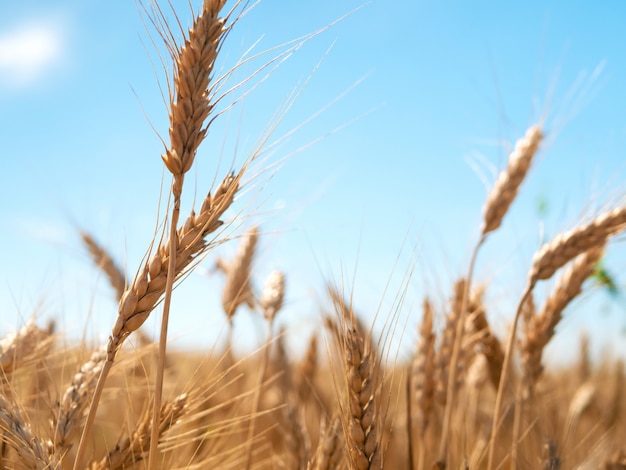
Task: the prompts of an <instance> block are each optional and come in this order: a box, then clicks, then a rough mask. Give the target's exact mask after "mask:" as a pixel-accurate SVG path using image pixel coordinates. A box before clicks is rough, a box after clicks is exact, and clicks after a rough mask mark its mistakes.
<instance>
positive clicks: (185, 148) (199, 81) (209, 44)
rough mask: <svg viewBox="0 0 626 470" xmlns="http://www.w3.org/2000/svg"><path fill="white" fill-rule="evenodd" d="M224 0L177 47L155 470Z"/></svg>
mask: <svg viewBox="0 0 626 470" xmlns="http://www.w3.org/2000/svg"><path fill="white" fill-rule="evenodd" d="M224 3H225V0H205V1H204V4H203V6H202V10H201V12H200V14H199V15H198V16H197V17H196V18H195V19H194V22H193V26H192V27H191V29H190V30H189V37H188V38H185V44H184V45H183V47H182V48H180V49H174V51H173V56H174V60H175V63H174V68H175V71H174V94H173V95H172V96H171V98H170V131H169V134H170V147H169V148H167V149H166V150H165V154H164V155H163V156H162V158H163V162H164V163H165V166H166V167H167V169H168V170H169V171H170V172H171V173H172V176H173V181H172V196H173V207H172V217H171V220H170V239H169V240H170V243H169V257H170V259H169V267H168V275H167V278H166V286H165V297H164V299H163V315H162V317H161V333H160V336H159V350H158V351H159V353H158V365H157V376H156V383H155V389H154V410H153V418H152V439H151V441H150V442H151V444H150V454H149V459H148V462H149V463H148V465H149V468H150V470H156V453H157V440H158V433H159V430H158V425H159V412H160V410H161V400H162V393H163V374H164V370H165V352H166V347H167V327H168V324H169V313H170V302H171V297H172V289H173V287H174V279H175V270H176V255H177V251H178V247H177V245H176V242H177V239H176V230H177V227H178V217H179V214H180V197H181V194H182V191H183V182H184V177H185V173H187V172H188V171H189V170H190V169H191V167H192V165H193V161H194V159H195V157H196V151H197V150H198V147H199V146H200V144H201V143H202V141H203V140H204V138H205V136H206V134H207V132H208V125H207V126H206V127H205V121H206V119H207V118H208V117H209V114H210V113H211V111H212V109H213V104H212V103H211V102H210V96H211V94H210V89H209V87H210V80H211V78H212V72H213V66H214V63H215V59H216V58H217V53H218V50H219V45H220V40H221V38H222V37H223V35H224V33H225V31H226V30H225V28H224V20H223V19H221V18H219V17H218V14H219V12H220V10H221V9H222V7H223V6H224Z"/></svg>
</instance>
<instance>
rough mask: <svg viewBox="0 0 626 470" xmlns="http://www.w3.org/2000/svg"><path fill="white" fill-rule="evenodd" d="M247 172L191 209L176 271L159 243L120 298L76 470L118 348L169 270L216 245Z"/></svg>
mask: <svg viewBox="0 0 626 470" xmlns="http://www.w3.org/2000/svg"><path fill="white" fill-rule="evenodd" d="M244 171H245V167H244V169H242V170H241V171H240V172H239V173H238V174H236V175H232V174H231V175H228V176H227V177H226V178H225V179H224V181H222V183H221V184H220V185H219V186H218V188H217V189H216V191H215V193H214V194H211V193H209V194H208V195H207V197H206V198H205V199H204V201H203V203H202V206H201V208H200V212H199V213H198V214H197V215H196V214H195V213H194V212H192V213H191V214H190V215H189V217H188V218H187V220H186V221H185V223H184V224H183V226H182V227H181V228H180V229H178V231H176V232H175V240H176V241H175V242H174V244H175V245H176V246H177V251H176V264H175V266H174V271H173V272H172V271H171V263H170V260H171V257H170V256H169V250H168V247H169V242H168V241H165V242H163V243H162V244H161V245H159V247H158V248H157V249H156V252H155V254H154V255H152V256H151V257H150V258H149V259H147V260H146V262H145V264H144V265H143V266H142V268H141V269H140V270H139V272H138V273H137V276H136V277H135V279H134V280H133V282H132V283H131V284H130V286H128V288H127V289H126V291H125V292H124V295H123V296H122V298H121V299H120V304H119V309H118V315H117V320H116V321H115V325H114V326H113V330H112V332H111V336H109V340H108V343H107V360H106V362H105V364H104V366H103V368H102V371H101V372H100V377H99V378H98V383H97V385H96V389H95V391H94V396H93V399H92V404H91V407H90V409H89V414H88V416H87V420H86V422H85V426H84V428H83V433H82V436H81V441H80V444H79V449H78V451H77V454H76V460H75V470H78V469H80V468H81V466H82V459H83V458H84V452H85V446H86V438H87V436H88V435H89V433H90V430H91V426H92V425H93V420H94V419H95V413H96V411H97V408H98V402H99V399H100V395H101V394H102V390H103V388H104V382H105V381H106V377H107V376H108V373H109V371H110V369H111V366H112V365H113V362H114V361H115V356H116V354H117V351H118V350H119V349H120V347H121V346H122V344H123V343H124V341H125V340H126V338H128V336H129V335H130V334H131V333H132V332H133V331H135V330H137V329H138V328H139V327H140V326H141V325H143V323H144V322H145V321H146V320H147V319H148V316H149V315H150V313H151V312H152V310H154V308H155V307H156V305H157V304H158V302H159V301H160V300H161V298H162V297H163V295H164V293H165V289H166V284H167V276H168V273H169V272H172V273H173V274H172V276H173V277H174V279H178V278H180V277H181V276H182V275H184V273H185V272H186V271H187V269H188V268H189V266H190V265H192V263H193V262H194V260H196V258H197V257H198V256H200V255H202V253H204V252H206V251H207V250H208V249H210V248H211V247H212V246H213V244H212V243H211V242H209V241H207V237H208V236H209V235H210V234H211V233H213V232H214V231H216V230H217V229H218V228H219V227H220V226H221V225H222V223H223V222H222V221H221V220H220V217H221V216H222V215H223V214H224V212H225V211H226V210H227V209H228V208H229V207H230V205H231V204H232V202H233V198H234V196H235V193H236V192H237V190H238V188H239V182H240V181H241V178H242V176H243V172H244Z"/></svg>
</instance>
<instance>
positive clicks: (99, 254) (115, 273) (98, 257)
mask: <svg viewBox="0 0 626 470" xmlns="http://www.w3.org/2000/svg"><path fill="white" fill-rule="evenodd" d="M80 238H81V239H82V240H83V243H84V244H85V246H86V247H87V250H89V254H91V258H92V259H93V262H94V263H95V264H96V266H98V268H100V269H101V270H102V272H103V273H104V274H105V275H106V277H107V279H108V280H109V283H110V284H111V286H112V287H113V289H114V290H115V298H116V299H117V300H118V301H119V300H120V298H121V297H122V294H124V290H125V289H126V276H125V275H124V271H122V270H121V269H120V268H119V267H118V266H117V264H116V263H115V261H114V260H113V257H112V256H111V255H110V254H109V253H108V252H107V251H106V250H105V249H104V247H103V246H101V245H100V244H99V243H98V242H97V241H96V240H95V239H94V238H93V237H92V236H91V235H89V234H88V233H87V232H85V231H82V232H80Z"/></svg>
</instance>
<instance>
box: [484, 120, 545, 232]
mask: <svg viewBox="0 0 626 470" xmlns="http://www.w3.org/2000/svg"><path fill="white" fill-rule="evenodd" d="M542 139H543V134H542V133H541V126H540V125H536V126H533V127H531V128H529V129H528V130H527V131H526V135H525V136H524V137H522V138H521V139H519V140H518V141H517V142H516V144H515V148H514V150H513V152H512V153H511V155H509V163H508V165H507V168H506V170H505V171H502V172H501V173H500V174H499V175H498V179H497V180H496V183H495V185H494V186H493V189H492V190H491V191H490V192H489V196H487V200H486V202H485V206H484V207H483V226H482V230H481V232H482V234H483V235H486V234H487V233H489V232H493V231H494V230H496V229H497V228H498V227H500V224H501V223H502V219H503V218H504V216H505V215H506V213H507V211H508V210H509V207H510V206H511V203H512V202H513V200H514V199H515V197H516V196H517V191H518V190H519V187H520V185H521V184H522V182H523V181H524V178H526V174H527V173H528V170H529V168H530V166H531V163H532V160H533V157H534V156H535V154H536V153H537V150H538V149H539V145H540V144H541V140H542Z"/></svg>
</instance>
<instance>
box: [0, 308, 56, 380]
mask: <svg viewBox="0 0 626 470" xmlns="http://www.w3.org/2000/svg"><path fill="white" fill-rule="evenodd" d="M53 343H54V336H52V335H51V334H50V332H48V331H46V330H41V329H39V328H38V327H37V325H36V324H35V320H34V319H31V320H30V321H29V322H28V323H27V324H26V325H24V326H23V327H22V328H20V329H19V331H17V332H16V333H12V334H9V335H7V336H5V337H4V338H3V339H2V341H0V377H1V376H4V375H6V374H10V373H11V372H13V371H15V370H16V369H18V368H19V367H20V366H22V365H23V364H24V363H26V362H28V361H30V360H32V359H36V358H40V357H42V356H43V355H45V354H46V352H47V351H49V350H50V348H52V345H53Z"/></svg>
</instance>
